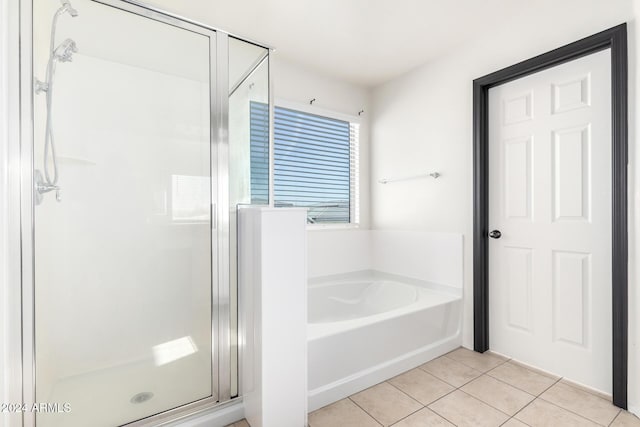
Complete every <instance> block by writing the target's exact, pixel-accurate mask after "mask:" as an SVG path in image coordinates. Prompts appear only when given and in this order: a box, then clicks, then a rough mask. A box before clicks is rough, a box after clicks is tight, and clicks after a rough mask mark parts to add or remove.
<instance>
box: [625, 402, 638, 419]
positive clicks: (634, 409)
mask: <svg viewBox="0 0 640 427" xmlns="http://www.w3.org/2000/svg"><path fill="white" fill-rule="evenodd" d="M627 411H628V412H631V413H632V414H633V415H635V416H636V417H640V406H636V405H629V406H628V407H627Z"/></svg>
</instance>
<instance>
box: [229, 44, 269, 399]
mask: <svg viewBox="0 0 640 427" xmlns="http://www.w3.org/2000/svg"><path fill="white" fill-rule="evenodd" d="M267 54H268V51H267V49H264V48H261V47H258V46H255V45H253V44H251V43H246V42H243V41H241V40H237V39H234V38H229V88H230V95H229V207H230V209H231V211H230V212H229V223H230V230H231V232H230V236H229V249H230V251H231V255H232V256H231V257H230V272H229V279H230V290H229V295H230V312H231V320H230V328H231V331H230V337H231V360H230V363H231V395H232V396H234V395H237V393H238V384H237V378H238V376H237V372H238V365H237V362H238V345H237V338H238V310H237V295H238V291H237V289H238V287H237V283H238V282H237V277H238V276H237V262H236V257H235V254H236V241H237V235H236V214H237V208H238V206H239V205H247V204H268V203H269V122H268V120H267V121H266V123H265V122H264V121H263V122H258V121H255V120H252V111H254V110H255V109H259V110H260V114H262V117H265V115H266V117H267V119H268V117H269V110H268V108H266V109H265V108H264V107H263V106H265V105H268V103H269V62H268V61H269V58H268V57H267V56H266V55H267ZM265 162H266V163H265Z"/></svg>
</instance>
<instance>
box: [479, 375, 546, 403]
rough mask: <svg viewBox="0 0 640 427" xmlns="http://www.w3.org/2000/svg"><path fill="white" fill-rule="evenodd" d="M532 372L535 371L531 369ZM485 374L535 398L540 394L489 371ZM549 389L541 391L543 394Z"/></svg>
mask: <svg viewBox="0 0 640 427" xmlns="http://www.w3.org/2000/svg"><path fill="white" fill-rule="evenodd" d="M531 372H533V371H531ZM485 375H486V376H488V377H491V378H493V379H494V380H496V381H500V382H501V383H503V384H506V385H508V386H511V387H513V388H515V389H516V390H520V391H522V392H524V393H527V394H528V395H529V396H531V397H533V398H534V399H535V398H536V397H538V396H539V395H538V394H533V393H531V392H529V391H527V390H525V389H523V388H520V387H518V386H517V385H514V384H511V383H510V382H508V381H505V380H503V379H500V378H497V377H494V376H493V375H491V374H490V373H489V372H487V373H486V374H485ZM549 379H553V378H549ZM552 386H553V384H552ZM547 390H548V389H544V390H543V391H541V392H540V393H541V394H542V393H544V392H545V391H547Z"/></svg>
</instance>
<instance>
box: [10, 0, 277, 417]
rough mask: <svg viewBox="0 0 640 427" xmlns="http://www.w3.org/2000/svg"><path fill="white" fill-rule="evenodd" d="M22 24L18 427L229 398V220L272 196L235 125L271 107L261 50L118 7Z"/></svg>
mask: <svg viewBox="0 0 640 427" xmlns="http://www.w3.org/2000/svg"><path fill="white" fill-rule="evenodd" d="M70 2H71V3H70ZM21 13H22V14H23V16H22V29H21V34H22V37H23V40H24V41H25V42H24V43H23V45H22V52H21V65H22V67H21V69H22V70H23V74H22V76H21V80H22V82H21V99H22V105H23V111H22V134H23V140H22V181H23V185H22V187H23V193H22V212H23V214H22V224H23V227H22V257H23V271H22V292H23V307H22V313H23V316H22V318H23V339H22V341H23V390H24V396H25V403H27V405H30V404H33V403H38V404H41V403H45V404H47V405H48V406H46V407H44V406H43V407H42V408H45V409H43V410H41V411H35V412H34V411H27V412H26V413H25V414H24V425H25V426H33V425H37V426H38V427H40V426H43V427H47V426H52V427H54V426H64V427H75V426H78V427H80V426H81V427H86V426H92V427H100V426H119V425H146V424H153V425H156V424H157V423H160V422H168V421H171V420H174V419H177V418H179V417H182V416H185V415H188V414H190V413H193V412H194V411H197V410H201V409H203V408H208V407H215V406H216V405H223V404H224V403H225V402H229V401H231V400H232V399H233V398H234V397H236V396H238V395H241V392H242V391H241V390H239V389H238V374H239V373H238V370H239V367H238V362H237V361H238V352H239V351H241V348H239V343H238V339H237V324H238V318H237V312H238V310H237V305H238V302H237V283H236V282H237V279H236V278H237V271H236V269H237V263H236V251H237V247H236V232H237V230H236V220H235V217H236V212H237V208H238V206H239V205H242V204H259V203H263V204H267V203H269V194H270V191H269V189H270V187H271V185H270V182H269V173H268V170H269V168H268V165H269V151H270V150H269V144H268V141H269V128H268V126H266V127H265V126H264V124H262V125H261V126H260V127H258V128H256V127H252V126H251V120H250V114H251V108H253V107H254V106H255V105H260V106H262V108H263V109H265V108H266V110H265V111H270V106H271V104H272V103H271V102H270V91H269V52H270V51H269V49H268V48H266V47H264V46H261V45H259V44H256V43H253V42H248V41H244V40H241V39H239V38H236V37H233V36H231V35H229V34H227V33H224V32H221V31H218V30H215V29H213V28H210V27H208V26H205V25H202V24H199V23H196V22H193V21H189V20H186V19H182V18H180V17H178V16H175V15H171V14H167V13H164V12H162V11H159V10H157V9H155V8H152V7H150V6H146V5H141V4H139V3H134V2H129V1H121V0H100V1H97V0H63V1H62V2H57V1H54V0H33V1H31V0H23V1H22V2H21ZM29 118H31V119H29ZM256 134H260V135H262V136H263V141H266V145H265V144H262V145H260V147H258V148H259V149H256V147H255V144H253V145H254V146H252V142H251V141H255V140H256V136H255V135H256ZM252 135H253V137H252ZM256 165H258V166H261V167H266V172H264V171H263V172H264V173H261V174H260V173H256ZM252 168H253V169H252ZM25 260H28V261H27V262H25Z"/></svg>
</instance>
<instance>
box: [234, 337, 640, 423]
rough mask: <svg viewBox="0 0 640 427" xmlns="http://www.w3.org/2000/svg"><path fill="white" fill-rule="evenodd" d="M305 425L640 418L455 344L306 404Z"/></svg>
mask: <svg viewBox="0 0 640 427" xmlns="http://www.w3.org/2000/svg"><path fill="white" fill-rule="evenodd" d="M309 426H310V427H379V426H394V427H424V426H443V427H444V426H448V427H451V426H460V427H466V426H470V427H483V426H505V427H519V426H520V427H521V426H532V427H537V426H558V427H571V426H611V427H627V426H633V427H640V420H639V419H638V418H636V417H635V416H633V415H631V414H630V413H628V412H626V411H621V410H620V409H618V408H616V407H615V406H613V405H612V404H611V402H610V401H609V400H607V399H605V398H603V397H602V396H599V395H598V394H596V393H591V392H588V391H586V390H584V389H582V388H580V387H578V386H575V385H573V384H570V383H569V382H568V381H566V380H563V379H562V378H558V377H553V376H550V375H548V374H545V373H542V372H538V371H535V370H533V369H530V368H525V367H524V366H522V365H519V364H518V363H516V362H513V361H510V360H508V359H505V358H503V357H500V356H498V355H495V354H491V353H485V354H479V353H475V352H473V351H470V350H467V349H465V348H458V349H456V350H454V351H452V352H450V353H448V354H446V355H444V356H442V357H439V358H437V359H434V360H432V361H430V362H427V363H425V364H424V365H422V366H420V367H418V368H416V369H413V370H411V371H408V372H405V373H403V374H401V375H398V376H397V377H395V378H391V379H390V380H387V381H385V382H383V383H380V384H377V385H375V386H373V387H371V388H368V389H366V390H363V391H361V392H360V393H356V394H354V395H352V396H350V397H348V398H346V399H343V400H340V401H338V402H336V403H333V404H331V405H329V406H325V407H324V408H321V409H318V410H317V411H314V412H312V413H311V414H309ZM230 427H231V426H230ZM232 427H249V425H248V424H247V423H246V421H244V420H243V421H240V422H238V423H235V424H232Z"/></svg>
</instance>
